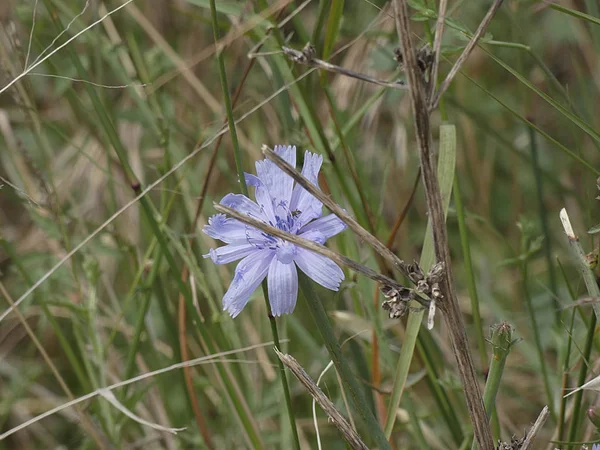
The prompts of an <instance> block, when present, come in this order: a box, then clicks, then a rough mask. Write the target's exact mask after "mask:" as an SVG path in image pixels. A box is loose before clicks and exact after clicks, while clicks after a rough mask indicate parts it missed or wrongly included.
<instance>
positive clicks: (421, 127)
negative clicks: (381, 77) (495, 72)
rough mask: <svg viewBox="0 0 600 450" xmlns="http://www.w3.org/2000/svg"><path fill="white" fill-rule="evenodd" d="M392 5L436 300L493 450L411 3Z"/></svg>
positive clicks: (472, 409) (481, 431) (486, 449)
mask: <svg viewBox="0 0 600 450" xmlns="http://www.w3.org/2000/svg"><path fill="white" fill-rule="evenodd" d="M499 1H501V0H499ZM393 4H394V9H395V13H396V14H395V18H396V28H397V31H398V35H399V38H400V44H401V47H402V56H403V59H404V62H405V67H406V69H405V71H406V74H407V78H408V85H409V86H410V97H411V103H412V110H413V114H414V120H415V129H416V138H417V144H418V147H419V153H420V160H421V170H422V171H423V185H424V187H425V196H426V199H427V207H428V210H429V217H430V219H431V225H432V231H433V242H434V250H435V256H436V260H437V262H438V263H442V264H443V271H444V277H443V279H442V282H441V283H440V284H441V290H442V292H441V293H442V295H443V298H442V300H441V301H438V302H437V303H438V307H439V308H440V310H442V312H443V313H444V317H445V319H446V322H447V324H448V330H449V332H450V336H451V341H452V349H453V352H454V355H455V357H456V361H457V363H458V369H459V372H460V375H461V380H462V385H463V391H464V394H465V399H466V402H467V408H468V409H469V414H470V416H471V422H472V423H473V429H474V433H475V438H476V439H477V441H478V443H479V446H480V448H481V449H482V450H493V449H494V442H493V439H492V433H491V430H490V427H489V423H488V418H487V415H486V413H485V408H484V406H483V398H482V396H481V391H480V389H479V383H478V380H477V377H476V375H475V368H474V367H473V360H472V358H471V353H470V350H469V343H468V340H467V336H466V333H465V324H464V321H463V318H462V316H461V312H460V309H459V306H458V300H457V298H456V294H455V289H454V281H453V276H452V267H451V258H450V248H449V246H448V235H447V230H446V220H445V216H444V208H443V205H442V197H441V193H440V186H439V183H438V179H437V171H436V164H435V161H434V158H433V154H432V152H431V149H430V130H429V109H428V107H427V103H426V101H425V95H424V89H423V79H422V72H421V71H420V70H419V67H418V65H417V58H416V55H415V51H414V46H413V43H412V39H411V31H410V23H409V22H410V21H409V15H408V6H407V4H406V0H394V2H393ZM480 28H481V27H480ZM439 92H443V91H439Z"/></svg>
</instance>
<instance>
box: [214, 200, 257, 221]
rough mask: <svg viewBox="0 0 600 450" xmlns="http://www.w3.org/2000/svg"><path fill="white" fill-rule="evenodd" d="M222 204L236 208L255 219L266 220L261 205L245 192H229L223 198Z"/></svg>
mask: <svg viewBox="0 0 600 450" xmlns="http://www.w3.org/2000/svg"><path fill="white" fill-rule="evenodd" d="M221 205H224V206H227V207H229V208H232V209H235V210H236V211H238V212H241V213H244V214H247V215H249V216H250V217H253V218H255V219H259V220H264V215H263V214H262V212H261V208H260V206H258V205H257V204H256V203H255V202H253V201H252V200H250V199H249V198H248V197H246V196H245V195H243V194H227V195H226V196H225V197H223V199H222V200H221Z"/></svg>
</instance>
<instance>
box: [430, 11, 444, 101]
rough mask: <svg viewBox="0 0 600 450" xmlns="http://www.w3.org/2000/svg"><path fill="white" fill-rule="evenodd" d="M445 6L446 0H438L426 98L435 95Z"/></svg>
mask: <svg viewBox="0 0 600 450" xmlns="http://www.w3.org/2000/svg"><path fill="white" fill-rule="evenodd" d="M447 7H448V0H440V7H439V8H438V18H437V23H436V24H435V38H434V39H433V63H432V65H431V75H430V76H429V92H428V96H427V98H428V99H432V98H433V96H434V95H435V88H436V84H437V76H438V69H439V67H440V59H441V57H442V55H441V53H442V37H444V24H445V21H446V8H447Z"/></svg>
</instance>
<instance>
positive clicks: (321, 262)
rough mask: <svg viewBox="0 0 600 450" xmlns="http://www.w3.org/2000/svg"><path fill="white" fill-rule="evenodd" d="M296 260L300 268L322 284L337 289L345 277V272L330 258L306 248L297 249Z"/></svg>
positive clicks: (333, 289)
mask: <svg viewBox="0 0 600 450" xmlns="http://www.w3.org/2000/svg"><path fill="white" fill-rule="evenodd" d="M294 262H295V263H296V264H297V265H298V267H299V268H300V270H302V272H304V273H305V274H306V275H308V276H309V277H310V278H312V279H313V280H314V281H316V282H317V283H319V284H320V285H321V286H323V287H326V288H327V289H331V290H332V291H337V290H338V289H339V287H340V283H341V282H342V280H343V279H344V272H342V269H340V268H339V267H338V265H337V264H336V263H334V262H333V261H332V260H330V259H329V258H326V257H325V256H322V255H319V254H318V253H314V252H311V251H310V250H306V249H305V248H300V247H298V248H297V249H296V257H295V258H294Z"/></svg>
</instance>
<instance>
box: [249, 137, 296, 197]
mask: <svg viewBox="0 0 600 450" xmlns="http://www.w3.org/2000/svg"><path fill="white" fill-rule="evenodd" d="M274 151H275V153H276V154H277V155H279V156H281V157H282V158H283V159H284V160H285V161H286V162H287V163H288V164H290V165H291V166H292V167H296V146H293V147H292V146H291V145H287V146H285V145H276V146H275V148H274ZM256 175H258V178H260V179H261V181H262V182H263V183H264V184H265V185H266V186H267V189H268V191H269V193H270V194H271V198H272V199H273V202H274V204H275V205H279V204H280V203H283V204H284V205H285V206H287V207H289V205H290V200H291V198H292V190H293V188H294V179H293V178H292V177H290V176H289V175H287V174H286V173H285V172H284V171H283V170H281V169H280V168H279V167H277V166H276V165H275V164H274V163H273V162H272V161H270V160H268V159H265V160H263V161H257V162H256Z"/></svg>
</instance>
